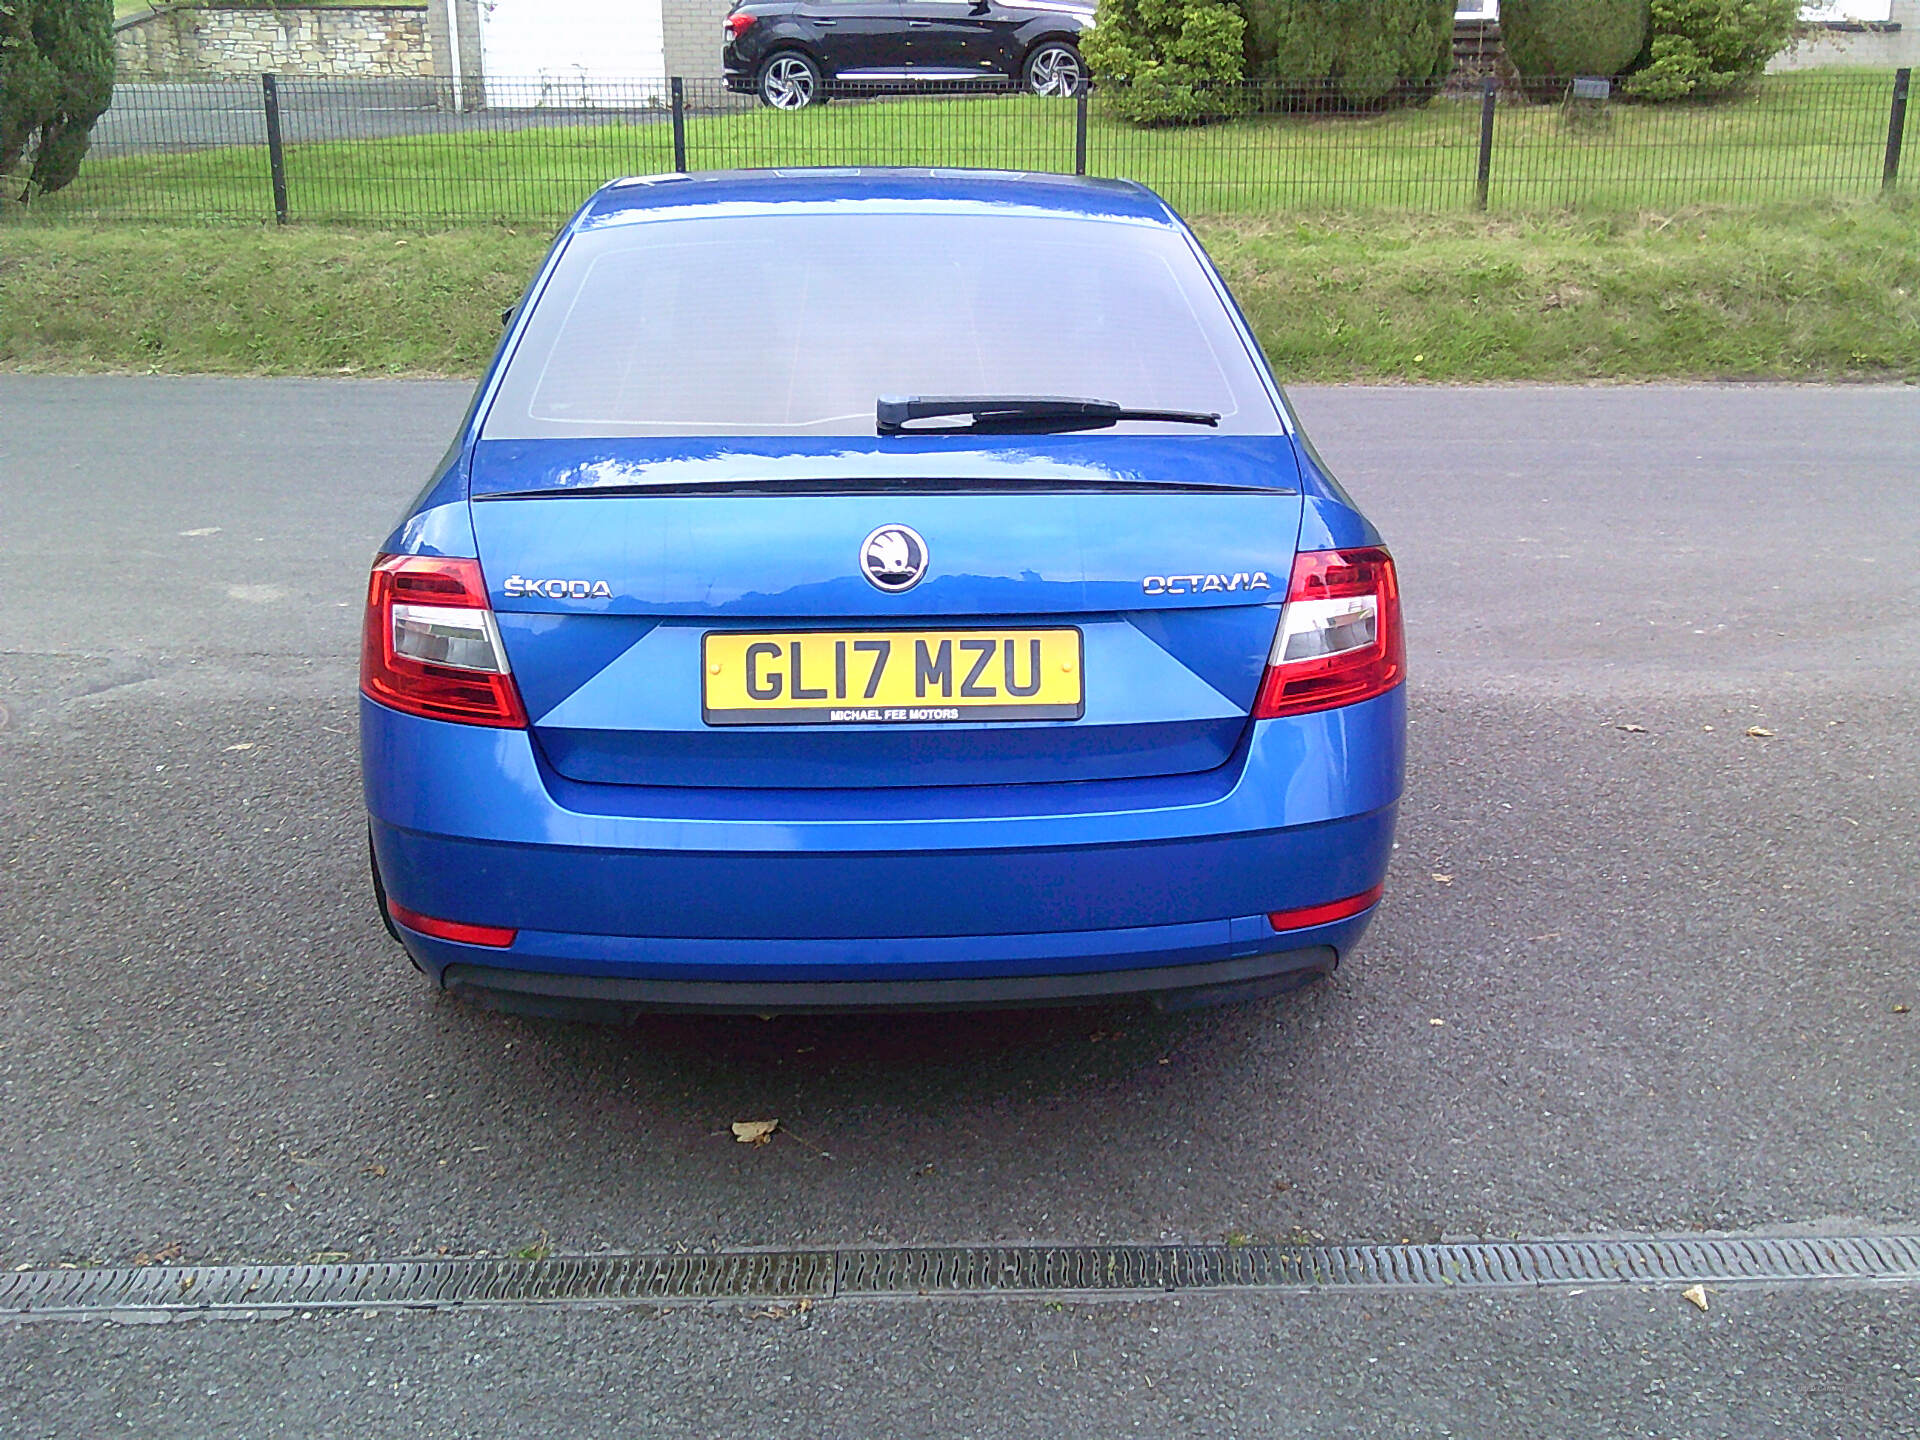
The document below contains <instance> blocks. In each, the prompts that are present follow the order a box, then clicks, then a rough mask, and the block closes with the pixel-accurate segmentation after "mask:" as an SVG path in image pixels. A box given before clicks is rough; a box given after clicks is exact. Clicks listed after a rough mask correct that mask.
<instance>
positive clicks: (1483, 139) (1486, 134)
mask: <svg viewBox="0 0 1920 1440" xmlns="http://www.w3.org/2000/svg"><path fill="white" fill-rule="evenodd" d="M1499 99H1500V82H1499V81H1498V80H1496V79H1494V77H1493V76H1491V75H1489V76H1488V77H1487V82H1486V86H1485V87H1484V88H1483V89H1482V90H1481V92H1480V169H1479V172H1478V175H1477V177H1476V178H1475V180H1474V184H1473V208H1474V209H1476V210H1484V209H1486V208H1487V186H1488V184H1489V183H1490V182H1491V181H1492V179H1493V111H1494V106H1495V105H1496V104H1497V103H1498V102H1499Z"/></svg>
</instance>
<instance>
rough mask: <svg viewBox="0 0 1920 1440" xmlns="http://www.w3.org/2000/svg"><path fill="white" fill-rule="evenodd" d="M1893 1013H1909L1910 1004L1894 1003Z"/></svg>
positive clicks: (1910, 1010) (1910, 1009) (1911, 1009)
mask: <svg viewBox="0 0 1920 1440" xmlns="http://www.w3.org/2000/svg"><path fill="white" fill-rule="evenodd" d="M1893 1013H1894V1014H1896V1015H1911V1014H1912V1013H1913V1007H1912V1006H1911V1005H1896V1006H1894V1007H1893Z"/></svg>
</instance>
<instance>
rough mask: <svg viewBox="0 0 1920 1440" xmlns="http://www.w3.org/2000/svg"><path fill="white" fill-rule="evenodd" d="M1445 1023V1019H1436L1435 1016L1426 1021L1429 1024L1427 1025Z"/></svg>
mask: <svg viewBox="0 0 1920 1440" xmlns="http://www.w3.org/2000/svg"><path fill="white" fill-rule="evenodd" d="M1446 1023H1447V1022H1446V1021H1444V1020H1441V1019H1437V1018H1436V1019H1433V1020H1429V1021H1427V1024H1429V1025H1444V1024H1446Z"/></svg>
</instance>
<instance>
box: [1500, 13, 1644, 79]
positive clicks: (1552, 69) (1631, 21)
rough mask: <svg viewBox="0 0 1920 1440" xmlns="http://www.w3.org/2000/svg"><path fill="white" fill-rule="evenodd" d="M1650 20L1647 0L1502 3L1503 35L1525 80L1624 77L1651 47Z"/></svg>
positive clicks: (1511, 57)
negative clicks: (1581, 76) (1636, 60)
mask: <svg viewBox="0 0 1920 1440" xmlns="http://www.w3.org/2000/svg"><path fill="white" fill-rule="evenodd" d="M1647 20H1648V3H1647V0H1502V3H1501V6H1500V36H1501V39H1502V40H1503V41H1504V43H1505V45H1506V48H1507V59H1508V60H1509V61H1510V62H1511V63H1512V65H1513V68H1514V69H1515V70H1517V71H1519V72H1520V74H1521V76H1522V77H1524V78H1526V79H1528V80H1534V79H1539V80H1541V81H1545V82H1557V81H1561V80H1565V79H1568V78H1571V77H1572V76H1575V75H1608V76H1612V75H1618V74H1620V73H1621V72H1622V71H1624V70H1625V69H1626V68H1627V67H1628V66H1629V65H1631V64H1632V63H1633V60H1634V57H1635V56H1637V55H1639V54H1640V52H1641V49H1642V47H1644V46H1645V45H1646V43H1647ZM1542 88H1543V89H1545V90H1548V91H1551V90H1553V89H1555V88H1556V86H1555V85H1553V84H1547V85H1544V86H1543V87H1542Z"/></svg>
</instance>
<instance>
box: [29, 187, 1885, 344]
mask: <svg viewBox="0 0 1920 1440" xmlns="http://www.w3.org/2000/svg"><path fill="white" fill-rule="evenodd" d="M1196 225H1197V228H1198V229H1199V231H1200V234H1201V236H1202V238H1203V239H1204V240H1205V241H1206V243H1207V245H1208V248H1209V249H1210V250H1211V251H1212V253H1213V254H1214V256H1215V257H1216V259H1218V261H1219V262H1220V264H1221V267H1222V268H1223V270H1224V271H1225V272H1226V273H1227V275H1228V278H1229V279H1230V280H1231V282H1232V284H1233V287H1234V290H1235V293H1236V294H1237V295H1238V296H1239V297H1240V299H1241V301H1242V303H1243V305H1244V306H1245V307H1246V310H1247V313H1248V315H1249V316H1250V318H1251V319H1252V322H1253V325H1254V328H1255V330H1256V331H1257V332H1258V334H1259V337H1260V340H1261V343H1262V344H1263V345H1264V346H1265V347H1266V350H1267V353H1268V354H1269V356H1270V357H1271V358H1272V360H1273V362H1274V367H1275V369H1276V371H1277V372H1278V373H1279V374H1280V376H1281V378H1282V379H1283V380H1285V381H1302V382H1305V381H1359V380H1376V381H1379V380H1384V381H1401V380H1413V381H1461V382H1473V381H1494V380H1540V381H1545V380H1561V381H1569V380H1596V379H1607V380H1654V379H1775V380H1807V379H1821V380H1835V379H1887V378H1904V379H1907V380H1920V204H1916V203H1914V202H1913V201H1910V200H1907V199H1905V198H1899V199H1896V200H1894V201H1891V202H1889V201H1882V200H1864V201H1848V202H1805V203H1800V204H1795V205H1790V206H1789V205H1778V206H1769V207H1764V208H1758V207H1755V208H1726V207H1710V208H1699V207H1696V208H1691V209H1684V210H1679V211H1674V212H1668V213H1665V214H1656V213H1650V212H1642V213H1638V214H1634V215H1624V216H1599V217H1581V216H1572V215H1558V216H1509V217H1498V216H1496V217H1474V216H1431V215H1410V214H1404V213H1402V214H1382V213H1364V214H1335V215H1320V216H1315V217H1313V218H1311V219H1304V220H1300V219H1291V218H1282V217H1253V216H1245V215H1238V216H1236V215H1228V216H1212V217H1204V216H1203V217H1200V218H1199V219H1198V220H1197V221H1196ZM546 239H547V237H546V234H545V232H544V230H534V229H528V230H521V231H518V232H516V231H514V230H511V229H500V228H475V229H465V230H450V231H434V232H427V231H420V230H407V231H383V230H366V229H345V228H338V229H336V228H328V227H318V226H314V227H297V226H296V227H288V228H285V229H278V228H274V227H271V226H269V227H255V228H247V229H242V228H237V227H227V228H224V229H209V228H201V227H171V228H160V227H140V226H133V225H117V226H14V227H8V228H5V229H0V366H8V367H12V368H15V369H31V370H56V371H89V370H95V371H98V370H110V371H135V372H140V371H148V370H158V371H169V372H193V371H199V372H213V373H224V374H261V375H333V374H355V375H454V376H470V375H474V374H476V373H478V371H479V370H480V368H481V367H482V366H483V365H484V364H485V362H486V359H487V356H488V355H489V354H490V353H491V350H492V348H493V344H494V341H495V339H496V338H497V336H498V333H499V312H500V309H501V307H502V306H503V305H506V304H508V303H510V302H511V301H512V300H513V299H514V298H516V296H517V294H518V292H519V290H520V287H521V285H522V284H523V283H524V281H525V279H526V277H527V276H528V275H529V274H531V273H532V270H533V268H534V266H535V265H536V264H537V263H538V261H539V257H540V254H541V252H542V250H543V249H544V247H545V245H546Z"/></svg>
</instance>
